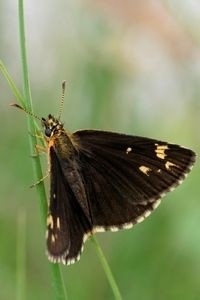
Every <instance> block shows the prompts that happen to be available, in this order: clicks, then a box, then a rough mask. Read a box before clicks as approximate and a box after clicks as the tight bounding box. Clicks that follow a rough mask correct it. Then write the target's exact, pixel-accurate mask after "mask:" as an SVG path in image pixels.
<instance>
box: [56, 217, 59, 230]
mask: <svg viewBox="0 0 200 300" xmlns="http://www.w3.org/2000/svg"><path fill="white" fill-rule="evenodd" d="M56 225H57V228H58V229H60V218H59V217H57V219H56Z"/></svg>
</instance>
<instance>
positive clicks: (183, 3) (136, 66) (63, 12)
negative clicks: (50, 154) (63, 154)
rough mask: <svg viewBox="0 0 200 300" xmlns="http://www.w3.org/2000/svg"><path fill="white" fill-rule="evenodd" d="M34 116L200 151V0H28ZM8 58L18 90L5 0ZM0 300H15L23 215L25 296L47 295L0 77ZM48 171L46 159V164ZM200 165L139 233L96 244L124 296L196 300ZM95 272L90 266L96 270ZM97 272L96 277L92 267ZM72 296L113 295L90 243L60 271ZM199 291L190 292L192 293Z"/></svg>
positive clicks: (0, 36)
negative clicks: (50, 116) (61, 101)
mask: <svg viewBox="0 0 200 300" xmlns="http://www.w3.org/2000/svg"><path fill="white" fill-rule="evenodd" d="M25 18H26V19H25V21H26V34H27V50H28V61H29V71H30V81H31V88H32V97H33V102H34V110H35V112H36V113H37V114H38V115H39V116H44V117H45V116H46V115H47V114H48V113H53V114H56V113H57V112H58V109H59V107H58V106H59V97H60V92H61V88H60V86H61V81H62V80H63V79H66V80H67V93H66V100H65V105H64V111H63V116H62V119H63V121H64V122H65V124H66V127H67V128H68V127H69V129H70V130H76V129H78V128H85V127H93V128H101V129H107V130H115V131H121V132H127V133H131V134H136V135H146V136H149V137H155V138H160V139H162V140H169V141H171V142H176V143H178V144H179V143H180V144H184V145H185V146H187V147H191V148H193V149H194V150H195V151H197V152H199V143H200V135H199V127H200V118H199V112H200V100H199V97H200V90H199V86H200V85H199V82H200V47H199V42H200V31H199V28H200V1H197V0H196V1H195V0H193V1H187V0H179V1H178V0H176V1H172V0H168V1H167V0H163V1H158V0H142V1H137V0H127V1H122V0H96V1H95V0H87V1H85V0H76V1H75V0H68V1H59V2H55V1H53V0H50V1H48V2H47V1H39V0H36V1H25ZM0 49H1V59H2V60H3V62H4V64H5V65H6V67H7V68H8V70H9V72H10V74H11V75H12V76H13V78H14V80H15V81H16V83H17V85H18V86H19V88H20V89H21V90H22V86H21V85H22V79H21V66H20V52H19V38H18V20H17V3H16V2H13V1H11V0H7V1H5V0H4V1H3V0H2V1H1V3H0ZM0 90H1V91H0V101H1V103H2V109H1V111H0V117H1V123H2V124H3V126H2V132H1V134H2V135H1V148H0V151H1V175H0V182H1V184H2V190H1V191H2V196H1V198H2V202H1V203H2V204H1V210H0V221H1V228H0V236H1V245H2V246H1V247H0V264H1V270H0V278H1V279H0V287H1V284H2V287H3V288H2V287H1V288H0V290H1V292H0V299H4V300H8V299H9V300H10V299H13V294H14V292H15V279H16V274H15V273H16V262H15V255H16V253H15V249H16V222H17V216H16V214H17V212H18V211H20V210H21V209H22V210H25V211H26V213H27V216H28V217H27V228H26V230H27V249H26V251H27V258H26V259H27V270H26V272H27V285H28V286H27V295H28V298H27V299H46V297H47V296H48V299H49V300H51V299H53V298H50V295H51V294H52V291H51V283H50V282H51V281H50V275H49V268H48V266H47V262H46V257H45V256H44V247H45V242H44V237H43V231H42V230H41V223H40V221H39V220H40V215H39V212H38V210H39V209H38V203H37V201H36V199H37V194H36V192H35V191H34V190H29V189H28V186H29V185H30V184H32V183H33V182H32V180H33V175H32V168H31V159H30V157H29V150H28V142H27V129H26V123H25V116H24V115H23V113H21V112H16V111H14V110H13V109H10V108H9V106H8V104H9V102H12V101H16V99H13V95H12V93H11V91H10V90H9V88H8V86H7V83H6V82H5V80H4V79H3V77H2V76H1V77H0ZM45 167H46V164H45ZM198 169H199V167H198V164H197V167H196V168H195V169H194V171H193V172H192V173H191V175H190V176H189V178H188V180H187V181H186V182H185V183H184V184H183V186H182V187H181V188H179V189H178V191H177V192H174V193H172V194H171V195H170V196H168V198H171V199H173V201H167V200H166V202H165V201H163V202H164V203H163V205H161V208H160V209H159V210H158V211H157V212H156V213H155V214H153V216H152V217H150V218H149V219H148V220H147V221H145V222H144V224H141V225H139V226H136V228H135V230H133V231H131V230H130V231H126V232H119V233H117V234H105V235H102V236H100V237H99V239H100V241H101V242H102V245H103V248H104V252H105V254H106V256H107V257H108V258H109V262H110V264H111V266H112V269H113V272H114V275H115V276H116V278H117V281H118V282H119V287H120V289H121V290H122V294H123V295H124V299H131V300H132V299H141V300H146V299H148V300H151V299H162V300H165V299H166V300H169V299H170V300H177V299H178V300H179V299H181V300H188V299H192V300H198V299H199V295H200V281H199V278H200V276H199V263H200V261H199V252H200V249H199V248H200V240H199V234H198V228H199V188H198V186H199V170H198ZM91 266H92V267H91ZM96 269H97V270H98V271H97V272H95V276H94V275H93V273H92V272H93V270H96ZM63 271H64V275H65V279H66V284H67V289H68V294H69V299H75V300H76V299H94V298H95V299H97V300H98V299H99V300H100V299H112V294H111V292H110V287H109V286H108V285H107V282H106V279H105V275H104V274H103V271H102V269H101V266H100V265H99V262H98V260H97V258H96V254H95V251H94V248H93V247H92V244H91V243H87V246H86V247H85V251H84V254H83V256H82V259H81V262H80V263H78V264H75V265H74V266H73V267H70V268H69V269H66V270H65V269H63ZM192 294H194V295H192Z"/></svg>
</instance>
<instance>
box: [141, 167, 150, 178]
mask: <svg viewBox="0 0 200 300" xmlns="http://www.w3.org/2000/svg"><path fill="white" fill-rule="evenodd" d="M139 170H140V171H141V172H142V173H144V174H145V175H147V176H149V172H150V171H151V169H150V168H148V167H145V166H140V167H139Z"/></svg>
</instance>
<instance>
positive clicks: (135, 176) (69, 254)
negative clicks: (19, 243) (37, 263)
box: [15, 105, 195, 265]
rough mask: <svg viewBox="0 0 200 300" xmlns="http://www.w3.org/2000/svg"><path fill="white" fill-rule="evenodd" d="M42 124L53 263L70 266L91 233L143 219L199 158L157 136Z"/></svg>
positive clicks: (50, 121) (49, 249)
mask: <svg viewBox="0 0 200 300" xmlns="http://www.w3.org/2000/svg"><path fill="white" fill-rule="evenodd" d="M15 106H18V105H15ZM18 107H19V106H18ZM42 125H43V126H44V134H45V136H46V140H47V144H48V154H49V159H50V202H49V212H48V217H47V252H48V257H49V259H50V260H51V261H52V262H62V263H64V264H67V265H69V264H72V263H74V262H75V261H77V260H78V259H79V258H80V254H81V252H82V250H83V245H84V243H85V241H86V240H87V238H88V237H89V236H90V235H92V234H94V233H96V232H103V231H106V230H111V231H117V230H119V229H128V228H131V227H132V226H133V225H134V224H136V223H139V222H141V221H143V220H144V219H145V218H146V217H147V216H149V214H150V213H151V212H152V210H154V209H155V208H156V207H157V206H158V205H159V203H160V198H162V197H163V196H164V195H165V194H166V193H167V192H169V191H172V190H173V189H174V188H175V187H176V186H177V185H179V184H180V183H181V182H182V181H183V180H184V178H185V177H186V175H187V174H188V173H189V172H190V170H191V168H192V166H193V164H194V162H195V153H194V152H193V151H191V150H189V149H186V148H183V147H181V146H178V145H174V144H169V143H166V142H162V141H159V140H155V139H149V138H145V137H138V136H130V135H125V134H120V133H114V132H106V131H97V130H80V131H76V132H74V133H72V134H71V133H69V132H67V131H66V130H65V129H64V127H63V124H62V123H61V122H60V118H58V119H56V118H54V117H53V116H52V115H49V116H48V117H47V119H44V118H42Z"/></svg>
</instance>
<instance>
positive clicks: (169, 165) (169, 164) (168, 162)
mask: <svg viewBox="0 0 200 300" xmlns="http://www.w3.org/2000/svg"><path fill="white" fill-rule="evenodd" d="M174 166H176V165H175V164H173V163H172V162H170V161H167V162H166V163H165V168H166V169H167V170H169V169H171V167H174Z"/></svg>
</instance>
